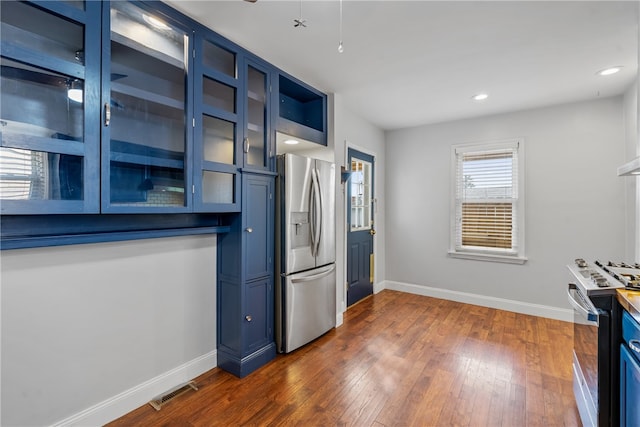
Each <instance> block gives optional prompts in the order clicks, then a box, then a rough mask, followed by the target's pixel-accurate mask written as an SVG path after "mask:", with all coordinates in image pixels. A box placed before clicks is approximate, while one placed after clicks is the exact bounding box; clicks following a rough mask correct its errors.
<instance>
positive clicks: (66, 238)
mask: <svg viewBox="0 0 640 427" xmlns="http://www.w3.org/2000/svg"><path fill="white" fill-rule="evenodd" d="M229 230H230V227H229V226H210V227H191V228H169V229H162V230H139V231H116V232H102V233H84V234H68V235H58V236H27V237H20V236H16V237H9V238H4V239H2V240H0V249H2V250H5V249H26V248H38V247H47V246H62V245H79V244H85V243H102V242H118V241H124V240H140V239H153V238H159V237H175V236H193V235H198V234H219V233H228V232H229Z"/></svg>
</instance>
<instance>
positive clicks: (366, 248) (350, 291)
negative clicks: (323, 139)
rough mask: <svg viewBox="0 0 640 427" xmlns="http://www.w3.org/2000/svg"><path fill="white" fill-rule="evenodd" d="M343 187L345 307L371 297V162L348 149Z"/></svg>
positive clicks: (372, 231) (372, 165) (355, 151)
mask: <svg viewBox="0 0 640 427" xmlns="http://www.w3.org/2000/svg"><path fill="white" fill-rule="evenodd" d="M348 156H349V158H348V164H349V165H350V169H351V178H350V179H349V181H348V185H347V203H348V205H349V208H348V209H347V283H348V286H347V306H350V305H352V304H355V303H356V302H358V301H360V300H361V299H362V298H364V297H366V296H368V295H371V294H373V259H374V258H373V235H374V234H375V229H374V228H373V211H374V209H373V202H374V198H373V194H374V193H373V177H374V173H373V172H374V170H373V168H374V158H373V156H371V155H369V154H365V153H362V152H360V151H357V150H354V149H352V148H349V151H348Z"/></svg>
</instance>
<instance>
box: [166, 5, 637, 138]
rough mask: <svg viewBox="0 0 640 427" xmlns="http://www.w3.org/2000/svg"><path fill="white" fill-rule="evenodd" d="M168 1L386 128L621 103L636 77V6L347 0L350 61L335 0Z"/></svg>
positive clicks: (345, 29)
mask: <svg viewBox="0 0 640 427" xmlns="http://www.w3.org/2000/svg"><path fill="white" fill-rule="evenodd" d="M167 3H169V4H170V5H171V6H173V7H174V8H176V9H178V10H180V11H182V12H183V13H185V14H186V15H189V16H191V17H192V18H194V19H196V20H197V21H199V22H201V23H202V24H204V25H206V26H207V27H209V28H211V29H213V30H215V31H216V32H218V33H219V34H221V35H223V36H225V37H227V38H228V39H230V40H232V41H234V42H235V43H237V44H239V45H241V46H243V47H245V48H247V49H248V50H250V51H252V52H253V53H255V54H257V55H258V56H260V57H262V58H264V59H265V60H267V61H269V62H271V63H272V64H274V65H276V66H278V67H279V68H281V69H283V70H285V71H286V72H288V73H290V74H292V75H293V76H295V77H298V78H299V79H301V80H303V81H306V82H307V83H309V84H311V85H312V86H315V87H316V88H318V89H320V90H322V91H324V92H327V93H337V94H340V96H341V97H342V99H343V101H344V102H345V103H346V105H347V106H348V108H349V109H351V110H352V111H354V112H356V113H357V114H359V115H360V116H362V117H363V118H365V119H366V120H368V121H370V122H371V123H373V124H375V125H377V126H379V127H380V128H382V129H385V130H389V129H398V128H403V127H409V126H416V125H421V124H428V123H436V122H442V121H449V120H456V119H461V118H469V117H477V116H481V115H487V114H495V113H501V112H506V111H515V110H521V109H528V108H535V107H540V106H546V105H551V104H559V103H565V102H572V101H580V100H587V99H593V98H597V97H607V96H612V95H617V94H620V93H623V92H624V90H625V89H627V88H628V87H629V86H630V85H631V84H632V83H633V81H634V79H635V78H636V75H637V72H638V65H637V64H638V60H637V56H638V16H639V15H638V2H637V1H623V2H615V1H586V2H581V1H471V2H466V1H360V0H345V1H344V2H343V37H342V39H343V42H344V49H345V50H344V53H342V54H339V53H338V50H337V47H338V42H339V10H340V9H339V5H340V3H339V2H338V1H337V0H326V1H311V0H303V1H302V2H300V1H297V0H296V1H294V0H292V1H274V0H258V1H257V2H256V3H249V2H246V1H241V0H229V1H185V0H170V1H167ZM300 7H302V18H303V19H306V24H307V27H306V28H294V26H293V20H294V19H295V18H299V17H300ZM613 65H622V66H624V68H623V69H622V72H620V73H618V74H616V75H612V76H609V77H600V76H597V75H596V74H595V73H596V72H597V71H598V70H601V69H603V68H606V67H609V66H613ZM478 92H487V93H488V94H489V95H490V97H489V99H487V100H486V101H484V102H477V101H472V100H471V96H472V95H474V94H476V93H478Z"/></svg>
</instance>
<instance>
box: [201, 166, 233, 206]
mask: <svg viewBox="0 0 640 427" xmlns="http://www.w3.org/2000/svg"><path fill="white" fill-rule="evenodd" d="M235 186H236V183H235V175H234V174H231V173H223V172H210V171H203V172H202V201H203V202H204V203H235V198H234V194H235Z"/></svg>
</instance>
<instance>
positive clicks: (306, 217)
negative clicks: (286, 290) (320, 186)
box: [279, 154, 316, 274]
mask: <svg viewBox="0 0 640 427" xmlns="http://www.w3.org/2000/svg"><path fill="white" fill-rule="evenodd" d="M314 164H315V161H314V160H312V159H309V158H307V157H302V156H296V155H293V154H286V155H285V157H284V171H279V173H280V175H281V179H283V180H284V191H283V193H284V194H283V195H282V200H280V203H282V204H283V206H281V209H282V219H283V221H284V224H283V225H282V231H283V234H284V236H283V237H282V238H283V240H284V254H283V256H284V257H285V266H284V269H283V273H284V274H290V273H294V272H297V271H303V270H308V269H311V268H314V267H315V266H316V262H315V257H314V255H313V254H312V245H311V224H310V221H311V212H310V203H309V202H310V196H311V186H312V172H311V171H312V169H313V167H314Z"/></svg>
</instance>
